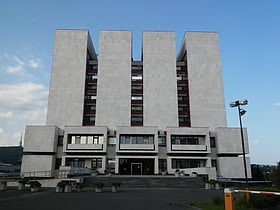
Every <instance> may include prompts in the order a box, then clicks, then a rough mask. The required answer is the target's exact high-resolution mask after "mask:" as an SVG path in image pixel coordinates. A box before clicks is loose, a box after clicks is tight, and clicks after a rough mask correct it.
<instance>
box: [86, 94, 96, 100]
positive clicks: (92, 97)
mask: <svg viewBox="0 0 280 210" xmlns="http://www.w3.org/2000/svg"><path fill="white" fill-rule="evenodd" d="M85 99H89V100H96V96H95V95H88V96H85Z"/></svg>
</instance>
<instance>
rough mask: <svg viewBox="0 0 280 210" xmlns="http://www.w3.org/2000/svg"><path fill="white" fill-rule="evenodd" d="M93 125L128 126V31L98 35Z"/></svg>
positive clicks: (129, 36) (129, 54) (106, 32)
mask: <svg viewBox="0 0 280 210" xmlns="http://www.w3.org/2000/svg"><path fill="white" fill-rule="evenodd" d="M99 39H100V40H99V46H100V47H99V54H98V59H99V60H98V80H97V86H98V88H97V96H98V100H96V103H97V104H96V107H97V110H98V112H97V113H96V125H97V126H104V125H106V126H108V127H109V128H112V129H115V128H116V126H129V125H130V120H129V119H130V109H128V107H130V102H131V96H130V86H131V85H130V83H131V82H130V81H131V73H130V72H131V32H130V31H101V32H100V34H99Z"/></svg>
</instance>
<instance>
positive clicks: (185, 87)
mask: <svg viewBox="0 0 280 210" xmlns="http://www.w3.org/2000/svg"><path fill="white" fill-rule="evenodd" d="M177 90H187V86H185V85H183V86H182V85H180V86H178V87H177Z"/></svg>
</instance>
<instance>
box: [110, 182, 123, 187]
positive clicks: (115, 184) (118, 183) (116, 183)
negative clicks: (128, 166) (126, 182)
mask: <svg viewBox="0 0 280 210" xmlns="http://www.w3.org/2000/svg"><path fill="white" fill-rule="evenodd" d="M121 184H122V183H121V182H112V186H113V187H120V186H121Z"/></svg>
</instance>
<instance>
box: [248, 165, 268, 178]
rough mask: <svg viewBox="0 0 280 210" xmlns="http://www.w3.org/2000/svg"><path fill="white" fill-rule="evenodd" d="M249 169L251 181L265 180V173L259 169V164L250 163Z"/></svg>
mask: <svg viewBox="0 0 280 210" xmlns="http://www.w3.org/2000/svg"><path fill="white" fill-rule="evenodd" d="M251 171H252V180H253V181H264V180H265V174H264V172H263V171H262V170H261V168H260V166H259V165H251Z"/></svg>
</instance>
